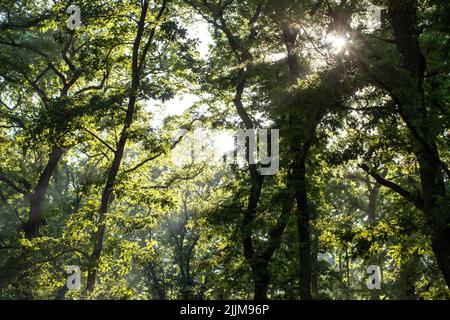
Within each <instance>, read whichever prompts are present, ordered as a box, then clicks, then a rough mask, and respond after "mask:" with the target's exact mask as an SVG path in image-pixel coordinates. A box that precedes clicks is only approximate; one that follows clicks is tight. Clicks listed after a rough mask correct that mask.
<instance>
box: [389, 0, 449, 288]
mask: <svg viewBox="0 0 450 320" xmlns="http://www.w3.org/2000/svg"><path fill="white" fill-rule="evenodd" d="M388 6H389V15H390V19H391V21H392V26H393V29H394V35H395V41H396V46H397V50H398V51H399V53H400V54H401V57H402V59H401V65H402V67H403V68H404V69H406V70H408V71H409V72H410V74H411V78H412V79H413V80H414V81H415V82H416V83H417V90H416V92H415V99H414V100H415V101H414V102H411V101H407V102H404V101H402V99H401V98H397V99H396V100H397V103H398V104H399V105H398V107H399V109H400V111H399V112H400V115H401V116H402V118H403V120H404V121H405V123H406V125H407V126H408V129H409V130H410V132H411V135H412V137H413V141H414V145H415V146H414V147H415V154H416V157H417V160H418V162H419V167H420V169H419V170H420V179H421V187H422V198H423V208H422V211H423V212H424V214H425V217H426V220H427V226H428V229H429V233H430V236H431V245H432V248H433V252H434V254H435V257H436V260H437V263H438V265H439V268H440V269H441V271H442V273H443V276H444V278H445V281H446V283H447V286H449V287H450V207H449V204H450V203H449V199H448V195H447V191H446V187H445V181H444V175H443V170H444V168H443V162H442V161H441V159H440V156H439V151H438V147H437V133H436V132H435V131H433V129H432V128H433V127H434V126H433V125H432V120H431V119H430V115H429V113H430V112H432V110H431V109H430V110H428V109H427V105H426V99H425V91H424V74H425V70H426V59H425V57H424V55H423V54H422V52H421V50H420V45H419V35H420V31H419V28H418V24H417V0H389V1H388Z"/></svg>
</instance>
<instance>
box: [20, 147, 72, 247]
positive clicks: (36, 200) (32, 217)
mask: <svg viewBox="0 0 450 320" xmlns="http://www.w3.org/2000/svg"><path fill="white" fill-rule="evenodd" d="M63 154H64V149H63V148H61V147H55V148H53V150H52V152H51V153H50V156H49V159H48V162H47V165H46V166H45V169H44V171H43V172H42V173H41V176H40V177H39V180H38V183H37V185H36V187H35V189H34V192H33V194H31V196H30V211H29V217H28V221H27V222H25V223H24V224H23V226H22V228H23V230H24V231H25V236H26V238H27V239H32V238H35V237H37V236H38V235H39V228H40V226H41V225H42V223H43V221H44V217H43V214H44V208H43V204H44V200H45V195H46V194H47V190H48V186H49V183H50V179H51V177H52V175H53V172H54V171H55V169H56V167H57V166H58V162H59V160H60V159H61V157H62V155H63Z"/></svg>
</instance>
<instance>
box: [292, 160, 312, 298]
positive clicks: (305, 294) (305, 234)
mask: <svg viewBox="0 0 450 320" xmlns="http://www.w3.org/2000/svg"><path fill="white" fill-rule="evenodd" d="M305 162H306V159H305V158H304V157H303V158H302V159H301V160H300V161H299V163H298V164H297V166H296V167H295V169H294V171H295V179H296V188H297V190H296V194H295V198H296V201H297V231H298V257H299V263H300V265H299V272H298V279H299V281H298V283H299V291H300V299H301V300H311V299H312V294H311V271H312V268H311V234H310V224H309V220H310V216H309V208H308V195H307V188H306V163H305Z"/></svg>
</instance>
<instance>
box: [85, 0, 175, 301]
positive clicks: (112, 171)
mask: <svg viewBox="0 0 450 320" xmlns="http://www.w3.org/2000/svg"><path fill="white" fill-rule="evenodd" d="M166 4H167V1H166V0H164V1H163V4H162V6H161V9H160V11H159V12H158V14H157V17H156V21H159V20H160V19H161V17H162V15H163V13H164V11H165V9H166ZM148 8H149V1H148V0H145V1H143V3H142V8H141V15H140V18H139V22H138V28H137V34H136V38H135V40H134V43H133V57H132V66H131V73H132V74H131V78H132V81H131V88H130V95H129V100H128V107H127V111H126V117H125V122H124V126H123V129H122V132H121V135H120V139H119V142H118V144H117V148H116V150H115V152H114V159H113V162H112V164H111V167H110V168H109V171H108V178H107V181H106V185H105V188H104V189H103V193H102V198H101V204H100V210H99V217H98V225H99V227H98V230H97V232H96V233H95V234H94V247H93V250H92V253H91V255H90V259H89V271H88V278H87V285H86V290H87V291H88V292H93V291H94V289H95V279H96V274H97V264H98V262H99V259H100V256H101V253H102V250H103V240H104V235H105V229H106V224H105V221H104V220H105V214H106V213H107V212H108V208H109V204H110V201H111V199H112V195H113V191H114V187H115V184H116V178H117V174H118V172H119V169H120V165H121V163H122V158H123V154H124V151H125V146H126V143H127V140H128V133H129V130H130V127H131V125H132V123H133V116H134V113H135V109H136V102H137V96H138V91H139V86H140V82H141V73H142V67H143V63H144V61H145V58H146V55H147V53H148V48H149V46H150V44H151V42H152V41H153V37H154V34H155V30H156V27H154V28H153V30H152V32H151V33H150V36H149V38H148V40H147V42H146V44H145V47H144V50H143V52H142V54H141V55H140V49H141V42H142V39H143V35H144V30H145V25H146V23H145V20H146V18H147V13H148Z"/></svg>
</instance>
